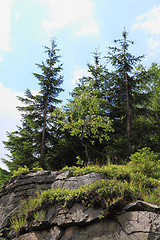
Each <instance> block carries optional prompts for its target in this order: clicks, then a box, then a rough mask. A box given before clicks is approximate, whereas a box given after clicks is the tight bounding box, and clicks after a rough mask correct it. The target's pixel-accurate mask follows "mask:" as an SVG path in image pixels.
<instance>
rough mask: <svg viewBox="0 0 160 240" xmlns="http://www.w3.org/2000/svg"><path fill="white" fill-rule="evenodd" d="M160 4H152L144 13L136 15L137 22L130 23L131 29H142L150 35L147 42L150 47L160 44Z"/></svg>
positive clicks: (153, 47)
mask: <svg viewBox="0 0 160 240" xmlns="http://www.w3.org/2000/svg"><path fill="white" fill-rule="evenodd" d="M159 26H160V5H159V6H153V8H151V9H150V10H149V11H147V12H146V13H145V14H143V15H141V16H139V17H137V23H135V24H133V25H132V29H133V30H135V29H142V30H144V31H145V33H147V34H150V35H151V37H150V39H149V40H148V43H149V45H150V47H151V48H152V49H155V48H157V47H158V46H159V45H160V27H159Z"/></svg>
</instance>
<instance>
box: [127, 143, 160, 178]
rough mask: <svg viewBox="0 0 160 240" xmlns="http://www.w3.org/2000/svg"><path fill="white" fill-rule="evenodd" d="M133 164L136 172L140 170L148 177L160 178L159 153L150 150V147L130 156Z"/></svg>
mask: <svg viewBox="0 0 160 240" xmlns="http://www.w3.org/2000/svg"><path fill="white" fill-rule="evenodd" d="M130 159H131V162H130V163H129V165H130V166H131V168H132V170H133V171H134V172H137V171H138V172H140V173H142V174H144V175H146V176H147V177H153V178H157V179H158V178H159V177H160V160H159V159H158V155H157V154H156V153H154V152H153V151H151V150H150V148H147V147H145V148H142V149H141V150H138V152H136V153H134V154H132V155H131V157H130Z"/></svg>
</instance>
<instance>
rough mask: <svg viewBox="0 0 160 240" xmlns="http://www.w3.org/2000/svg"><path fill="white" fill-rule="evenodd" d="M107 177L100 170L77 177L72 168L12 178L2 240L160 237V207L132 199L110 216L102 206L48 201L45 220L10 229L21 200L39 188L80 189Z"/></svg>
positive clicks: (4, 192) (0, 201)
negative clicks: (15, 231)
mask: <svg viewBox="0 0 160 240" xmlns="http://www.w3.org/2000/svg"><path fill="white" fill-rule="evenodd" d="M103 178H105V176H104V175H102V174H99V173H90V174H86V175H84V176H78V177H73V176H72V173H71V171H70V170H63V171H59V172H52V171H39V172H37V173H35V172H30V173H27V174H23V175H21V176H18V177H14V178H12V179H11V181H10V182H9V183H8V184H7V185H6V186H5V187H3V189H1V191H0V232H2V233H4V237H1V236H0V240H4V239H5V240H11V239H14V240H42V239H43V240H75V239H76V240H116V239H117V240H137V239H139V240H160V207H159V206H156V205H153V204H149V203H147V202H144V201H136V202H134V203H129V204H127V205H126V206H125V207H124V208H123V209H122V210H121V211H119V212H117V213H116V214H115V212H114V215H110V216H106V214H105V212H104V209H103V208H102V207H100V206H99V207H98V208H93V207H86V206H83V205H81V204H79V203H76V204H75V203H74V204H73V205H72V206H70V207H64V206H63V205H62V204H61V203H59V204H56V205H48V206H47V205H45V209H44V210H45V212H46V215H45V219H44V220H43V221H40V220H35V221H31V222H29V223H28V224H26V226H24V227H23V228H22V229H21V230H20V231H19V233H18V234H17V236H16V234H15V233H14V232H13V231H9V230H8V227H9V226H10V219H11V218H12V216H14V215H15V214H16V212H17V211H18V210H19V208H20V207H21V201H22V200H25V199H27V198H28V197H29V196H34V195H35V192H36V191H39V190H44V189H47V188H52V189H54V188H56V187H63V188H66V189H76V188H79V187H81V186H84V185H86V184H91V183H93V182H95V181H97V180H99V179H103ZM114 205H116V204H114Z"/></svg>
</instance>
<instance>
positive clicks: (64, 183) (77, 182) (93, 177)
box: [51, 173, 105, 190]
mask: <svg viewBox="0 0 160 240" xmlns="http://www.w3.org/2000/svg"><path fill="white" fill-rule="evenodd" d="M104 178H105V175H103V174H100V173H89V174H86V175H84V176H78V177H69V178H66V179H59V176H57V181H55V182H54V183H53V184H52V186H51V188H52V189H53V188H56V187H63V188H66V189H70V190H71V189H78V188H80V187H81V186H84V185H86V184H87V185H89V184H91V183H94V182H95V181H97V180H100V179H104Z"/></svg>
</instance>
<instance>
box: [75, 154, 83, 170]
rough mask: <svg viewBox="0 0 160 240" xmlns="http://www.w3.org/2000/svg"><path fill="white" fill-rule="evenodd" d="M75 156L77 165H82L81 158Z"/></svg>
mask: <svg viewBox="0 0 160 240" xmlns="http://www.w3.org/2000/svg"><path fill="white" fill-rule="evenodd" d="M76 158H77V162H76V164H77V166H79V167H82V166H83V165H84V162H83V160H82V159H81V158H80V156H77V157H76Z"/></svg>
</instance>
